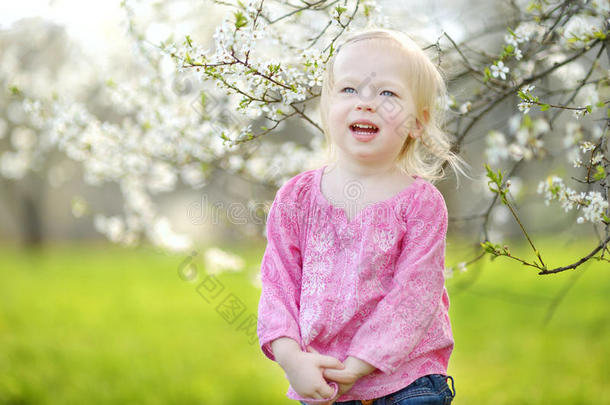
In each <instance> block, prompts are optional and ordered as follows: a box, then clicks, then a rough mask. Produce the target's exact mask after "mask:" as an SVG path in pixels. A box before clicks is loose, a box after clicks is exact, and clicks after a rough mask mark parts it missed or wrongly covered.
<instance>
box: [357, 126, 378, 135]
mask: <svg viewBox="0 0 610 405" xmlns="http://www.w3.org/2000/svg"><path fill="white" fill-rule="evenodd" d="M350 129H351V130H352V131H353V132H354V133H356V134H361V135H371V134H376V133H377V132H379V128H377V126H375V125H373V124H352V125H350Z"/></svg>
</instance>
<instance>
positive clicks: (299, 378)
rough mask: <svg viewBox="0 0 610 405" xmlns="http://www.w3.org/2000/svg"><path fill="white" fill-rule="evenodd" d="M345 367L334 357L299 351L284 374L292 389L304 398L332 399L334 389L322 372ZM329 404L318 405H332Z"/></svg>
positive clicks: (285, 366)
mask: <svg viewBox="0 0 610 405" xmlns="http://www.w3.org/2000/svg"><path fill="white" fill-rule="evenodd" d="M344 367H345V366H344V365H343V363H341V361H339V360H338V359H336V358H335V357H332V356H326V355H323V354H320V353H317V352H311V351H307V352H303V351H300V350H299V351H298V353H296V354H295V355H294V357H292V358H291V359H290V360H289V361H287V362H285V364H284V372H285V373H286V377H287V378H288V381H289V382H290V385H291V386H292V388H293V389H294V390H295V391H296V393H297V394H299V395H300V396H301V397H303V398H313V399H324V398H328V397H330V396H331V395H332V394H333V392H334V389H333V387H331V386H330V385H329V384H328V383H327V382H326V381H325V380H324V376H323V375H322V372H323V371H324V370H334V369H337V370H340V369H343V368H344ZM336 398H337V396H335V398H333V399H332V400H331V401H329V402H325V403H322V404H316V405H331V404H332V403H333V402H334V399H336Z"/></svg>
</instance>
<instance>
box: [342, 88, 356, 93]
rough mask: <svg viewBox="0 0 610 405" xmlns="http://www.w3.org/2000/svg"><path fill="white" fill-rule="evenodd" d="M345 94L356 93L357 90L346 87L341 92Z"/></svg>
mask: <svg viewBox="0 0 610 405" xmlns="http://www.w3.org/2000/svg"><path fill="white" fill-rule="evenodd" d="M341 91H342V92H343V93H355V92H356V89H354V88H352V87H345V88H343V90H341Z"/></svg>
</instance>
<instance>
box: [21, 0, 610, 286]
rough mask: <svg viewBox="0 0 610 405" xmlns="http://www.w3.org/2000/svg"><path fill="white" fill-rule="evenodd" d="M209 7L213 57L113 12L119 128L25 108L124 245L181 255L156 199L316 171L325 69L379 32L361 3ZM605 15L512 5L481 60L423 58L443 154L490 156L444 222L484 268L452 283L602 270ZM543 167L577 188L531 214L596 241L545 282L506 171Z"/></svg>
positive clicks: (586, 9) (42, 106)
mask: <svg viewBox="0 0 610 405" xmlns="http://www.w3.org/2000/svg"><path fill="white" fill-rule="evenodd" d="M215 3H216V5H217V7H218V9H221V10H224V11H225V13H226V16H225V18H224V19H223V20H222V22H221V23H220V24H218V26H217V28H216V30H215V33H214V35H213V39H214V44H213V49H210V48H212V47H211V46H210V44H208V43H206V42H204V40H205V39H206V38H200V37H198V36H196V35H191V34H184V35H183V36H182V37H181V38H180V39H178V40H176V39H175V37H170V38H168V39H166V40H162V41H158V42H156V43H155V42H153V43H151V41H149V40H148V39H147V38H146V35H144V34H143V32H144V30H143V28H142V25H141V24H142V23H141V22H138V21H137V18H136V16H138V15H140V14H141V13H140V11H139V8H141V7H145V6H142V5H141V4H139V3H137V2H124V3H123V6H124V8H125V10H126V12H127V14H128V22H129V29H130V31H129V32H130V33H131V38H132V40H133V41H134V43H135V44H136V45H137V48H136V49H137V55H138V57H139V58H140V59H139V60H140V61H141V62H140V63H139V64H138V66H139V69H140V75H139V77H140V80H139V81H138V82H136V83H133V82H129V83H111V85H110V86H109V89H108V91H109V92H110V94H111V95H112V100H113V103H114V104H115V107H120V109H121V111H122V113H123V117H124V118H123V120H122V121H121V122H120V123H111V122H107V121H106V122H104V121H100V120H99V119H98V118H96V117H95V116H94V115H93V114H91V113H90V112H88V111H87V109H86V108H85V107H84V106H83V105H77V104H74V103H70V102H69V101H64V102H58V101H55V102H50V103H49V102H47V101H41V100H38V101H34V102H32V101H27V102H26V103H27V104H26V105H27V106H28V108H30V109H31V111H32V112H33V113H35V115H36V116H39V117H46V119H44V120H40V122H41V123H44V125H41V127H40V131H41V132H42V133H45V134H48V138H49V139H50V141H51V142H53V144H54V145H56V146H57V147H58V148H59V149H60V150H62V151H64V152H65V153H66V154H67V155H68V156H69V157H70V158H72V159H74V160H77V161H79V162H82V163H83V165H84V168H85V176H86V178H87V179H88V182H90V183H91V184H93V185H96V184H101V183H103V182H106V181H111V182H117V183H119V184H120V185H121V190H122V192H123V196H124V197H125V200H126V203H125V215H124V217H122V218H120V217H112V218H108V217H106V216H103V215H98V216H97V218H96V220H95V221H96V224H97V226H98V229H100V230H101V231H102V232H104V233H106V234H107V235H108V236H109V237H110V239H112V240H114V241H118V242H124V243H135V242H136V241H137V240H139V238H140V237H141V236H142V235H144V236H146V237H148V238H149V239H151V240H153V241H154V242H156V243H158V244H161V245H165V246H168V247H171V248H175V249H184V248H187V247H189V246H190V243H189V241H188V240H186V239H184V238H182V237H181V236H180V235H176V234H173V233H172V232H171V230H170V227H169V223H168V222H167V220H165V219H164V218H159V216H158V214H157V213H156V211H155V209H154V201H153V199H152V198H151V195H154V194H155V193H159V192H167V191H171V190H173V189H174V188H175V186H176V183H177V181H178V178H179V177H180V179H181V180H182V181H183V182H184V183H186V184H188V185H190V186H193V187H198V186H200V185H201V184H202V183H204V182H205V179H206V176H208V175H209V169H210V168H211V167H217V168H222V169H223V170H227V171H229V172H231V173H235V174H240V175H244V176H248V177H250V178H252V179H255V180H258V181H261V182H265V183H268V184H272V185H276V186H277V185H280V184H282V183H283V182H284V181H285V180H286V179H287V178H289V177H290V176H292V175H294V174H296V173H297V172H299V171H301V170H302V169H303V168H304V167H313V166H314V165H315V163H316V162H317V161H319V159H320V158H321V155H322V147H323V139H324V137H323V131H322V128H321V127H320V124H319V123H318V119H317V117H316V116H317V103H318V99H319V97H320V84H321V78H322V74H323V71H324V68H325V62H326V61H327V60H328V59H329V57H330V56H331V55H332V54H333V52H334V50H335V46H336V43H337V41H338V40H340V38H341V37H342V36H343V35H345V34H346V33H348V32H350V31H351V30H353V29H356V28H362V27H365V26H368V25H375V26H381V27H384V26H387V25H388V21H387V18H386V17H385V15H384V10H383V9H382V8H381V6H380V5H379V4H378V3H377V2H375V1H372V0H341V1H339V0H336V1H330V0H320V1H300V2H298V3H291V2H283V1H272V0H267V1H265V0H256V1H249V2H247V3H244V2H241V1H236V2H225V1H215ZM173 4H174V3H172V5H173ZM158 7H161V8H162V7H165V6H163V5H159V6H158ZM608 12H609V9H608V4H607V2H603V1H550V0H532V1H525V2H524V1H517V0H513V1H511V2H510V8H509V9H508V10H507V13H508V18H507V21H508V23H507V24H506V26H503V27H502V28H501V31H498V32H496V33H495V36H493V37H491V38H492V39H490V40H489V41H484V43H483V44H482V45H481V41H479V40H478V38H477V37H476V36H474V37H472V38H466V39H464V40H461V41H456V40H455V39H454V36H453V35H452V33H451V32H448V31H440V32H438V35H437V36H436V37H435V38H433V39H429V40H428V43H427V44H424V46H425V48H426V50H427V51H428V52H430V54H431V56H432V58H433V59H434V60H435V61H436V62H437V63H438V64H439V65H440V66H441V68H443V70H444V71H446V72H448V82H449V83H450V94H449V98H448V103H447V106H448V110H447V114H448V117H449V119H448V120H447V123H446V129H447V131H449V132H450V133H451V134H453V135H454V137H455V139H454V140H455V142H454V151H455V152H456V153H461V152H462V149H463V146H464V145H465V144H467V143H470V142H476V141H477V140H479V139H484V142H485V152H486V160H487V163H488V164H487V165H486V166H485V173H486V179H487V183H488V186H489V192H491V196H492V197H493V198H491V200H490V202H489V205H488V207H487V208H486V209H485V210H484V211H483V212H481V213H477V214H475V215H471V216H469V217H468V218H454V219H459V220H463V219H481V220H482V222H481V228H480V229H481V232H480V235H481V236H480V238H479V240H478V241H477V243H480V254H479V255H477V256H476V257H475V258H473V259H472V260H471V261H468V262H462V263H459V264H458V268H460V269H462V270H463V269H465V268H466V266H467V265H469V264H470V263H472V262H474V261H475V260H478V259H480V258H481V257H483V256H484V255H486V254H488V255H491V256H492V257H494V258H495V257H498V256H504V257H506V258H509V259H511V260H516V261H519V262H520V263H522V264H523V265H526V266H529V267H533V268H535V269H537V270H538V272H539V274H551V273H557V272H561V271H564V270H568V269H575V268H577V267H578V266H579V265H581V264H582V263H584V262H587V261H589V260H594V259H595V260H604V261H608V254H609V253H610V250H608V243H609V242H610V208H609V206H608V189H609V187H610V183H609V182H610V180H609V177H608V172H609V167H610V160H609V157H610V154H609V152H608V108H607V104H608V100H607V95H608V88H609V85H608V84H609V78H608V70H607V64H608V55H609V54H608V52H610V50H609V49H608V47H609V40H608V21H607V16H608ZM170 20H171V18H169V17H167V21H170ZM167 21H166V22H167ZM393 28H400V27H393ZM288 32H289V33H290V35H287V34H286V33H288ZM492 34H494V33H492ZM494 43H496V45H491V46H490V44H494ZM167 61H172V62H173V64H172V65H171V67H169V65H168V64H167ZM604 66H605V67H604ZM604 97H605V98H604ZM501 107H504V108H501ZM511 110H512V112H511V113H510V114H506V112H505V111H511ZM492 114H496V115H497V114H501V115H502V114H503V115H505V116H506V117H507V118H508V127H507V130H506V131H500V130H493V131H482V130H481V129H480V123H481V122H483V120H484V119H485V118H487V117H488V116H490V115H492ZM289 122H300V123H303V124H304V128H306V129H307V130H308V131H309V135H310V138H311V140H310V141H309V143H305V142H301V143H296V142H292V141H290V142H278V141H277V140H276V139H274V137H273V135H274V134H277V133H279V131H281V130H282V129H283V127H284V126H285V125H286V124H287V123H289ZM481 132H483V133H482V135H483V136H482V137H481ZM275 138H277V137H275ZM550 158H553V159H555V158H559V159H560V160H561V161H562V162H563V163H562V168H563V172H564V173H565V172H566V171H567V170H570V171H572V172H574V175H573V176H572V177H571V180H570V181H571V182H573V185H571V186H568V185H566V184H565V182H566V181H567V180H564V178H563V177H560V175H559V173H548V174H547V175H546V176H545V177H544V178H542V179H540V182H539V186H538V189H537V191H538V193H539V194H540V195H541V198H543V199H544V201H545V203H546V204H549V205H550V204H551V203H555V202H559V203H560V204H561V206H562V207H563V208H564V209H565V210H566V211H569V210H575V211H577V212H578V214H579V215H578V217H577V219H576V223H577V224H576V225H577V226H582V225H583V224H585V223H586V224H590V225H591V226H592V229H593V230H594V232H596V234H597V237H598V243H596V246H594V247H592V248H591V251H590V253H589V254H588V255H586V256H585V257H583V258H581V259H580V260H575V261H574V262H573V263H566V264H565V265H563V266H561V267H556V268H549V267H548V266H547V265H546V264H545V261H544V260H543V254H542V252H540V251H539V250H538V249H537V248H536V245H535V243H534V239H535V238H533V236H532V235H530V234H529V233H528V232H527V228H528V227H527V226H526V224H525V223H524V222H523V221H522V220H521V219H520V217H519V212H518V211H519V210H518V209H517V207H516V200H515V196H514V195H513V194H515V192H514V189H515V187H516V184H514V183H517V182H516V178H515V176H514V174H515V173H516V172H517V170H519V169H520V168H521V167H526V166H528V165H532V164H533V163H535V162H536V161H544V160H545V159H550ZM499 166H502V167H499ZM564 177H565V175H564ZM511 183H513V184H511ZM511 187H512V189H511ZM511 190H513V191H511ZM498 204H502V205H504V206H506V207H507V208H508V209H509V210H510V213H511V214H512V215H513V217H514V219H515V221H516V223H517V224H518V225H519V227H520V229H521V230H522V232H523V234H524V236H525V237H526V238H527V240H528V242H529V243H530V245H531V247H532V249H533V251H534V259H531V260H530V259H528V258H520V257H517V256H515V255H513V254H512V253H511V252H510V250H509V248H508V246H506V245H503V244H502V243H499V241H497V240H492V239H493V238H492V237H491V235H490V232H489V227H490V225H489V222H490V220H489V218H490V213H491V211H492V209H493V208H494V207H495V206H496V205H498ZM451 270H452V268H449V269H448V272H451Z"/></svg>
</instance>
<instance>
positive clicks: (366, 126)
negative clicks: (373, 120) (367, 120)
mask: <svg viewBox="0 0 610 405" xmlns="http://www.w3.org/2000/svg"><path fill="white" fill-rule="evenodd" d="M353 127H354V128H362V129H376V128H377V127H376V126H375V125H366V124H354V125H353Z"/></svg>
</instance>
